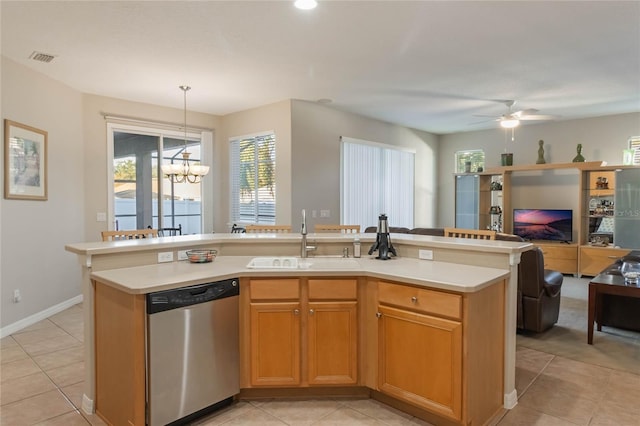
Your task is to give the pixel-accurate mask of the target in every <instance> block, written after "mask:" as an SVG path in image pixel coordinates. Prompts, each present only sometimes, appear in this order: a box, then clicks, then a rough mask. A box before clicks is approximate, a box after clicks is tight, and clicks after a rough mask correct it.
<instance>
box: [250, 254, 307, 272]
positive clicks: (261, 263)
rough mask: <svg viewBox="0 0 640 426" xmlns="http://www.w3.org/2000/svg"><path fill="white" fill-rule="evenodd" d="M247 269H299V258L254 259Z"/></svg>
mask: <svg viewBox="0 0 640 426" xmlns="http://www.w3.org/2000/svg"><path fill="white" fill-rule="evenodd" d="M247 268H252V269H298V258H297V257H293V256H290V257H282V256H281V257H254V258H253V259H251V261H250V262H249V264H248V265H247Z"/></svg>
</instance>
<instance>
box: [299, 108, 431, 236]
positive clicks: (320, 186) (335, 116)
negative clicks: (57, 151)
mask: <svg viewBox="0 0 640 426" xmlns="http://www.w3.org/2000/svg"><path fill="white" fill-rule="evenodd" d="M291 117H292V119H291V123H292V163H291V173H292V176H295V179H294V180H293V182H292V199H293V204H292V217H293V221H292V225H293V227H294V229H300V223H301V221H302V219H301V214H300V212H301V210H302V209H306V210H307V212H309V211H313V210H316V211H318V212H319V211H320V210H329V211H330V214H331V217H330V218H329V219H326V220H325V219H323V221H324V223H340V136H348V137H352V138H356V139H363V140H368V141H372V142H379V143H384V144H388V145H396V146H402V147H408V148H411V149H414V150H415V151H416V157H415V158H416V164H415V173H416V179H415V185H416V189H415V206H414V214H415V225H414V226H415V227H431V226H434V225H435V220H436V198H437V192H436V177H437V161H436V160H437V158H438V142H437V136H436V135H433V134H430V133H426V132H422V131H419V130H413V129H409V128H406V127H402V126H398V125H395V124H391V123H386V122H383V121H379V120H373V119H370V118H366V117H362V116H359V115H355V114H351V113H347V112H342V111H338V110H336V109H333V108H330V107H327V106H324V105H321V104H318V103H315V102H307V101H299V100H294V101H292V108H291ZM380 213H382V212H380ZM307 219H308V221H307V225H308V227H309V229H310V230H312V229H313V225H315V223H317V222H318V221H319V218H316V219H314V218H312V217H310V215H307ZM373 225H376V224H373ZM389 225H390V226H393V218H392V217H390V218H389Z"/></svg>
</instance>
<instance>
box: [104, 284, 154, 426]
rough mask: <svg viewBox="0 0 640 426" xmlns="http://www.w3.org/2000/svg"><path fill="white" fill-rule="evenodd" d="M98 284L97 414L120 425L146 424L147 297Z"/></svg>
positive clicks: (111, 422)
mask: <svg viewBox="0 0 640 426" xmlns="http://www.w3.org/2000/svg"><path fill="white" fill-rule="evenodd" d="M94 287H95V322H94V327H95V330H94V332H95V353H96V358H95V372H96V389H95V395H96V398H95V406H96V414H98V416H100V418H102V419H105V420H108V421H109V422H110V424H116V425H144V424H145V386H146V384H145V341H146V338H145V336H146V334H145V296H144V295H143V294H128V293H124V292H122V291H119V290H117V289H115V288H113V287H110V286H108V285H105V284H101V283H94Z"/></svg>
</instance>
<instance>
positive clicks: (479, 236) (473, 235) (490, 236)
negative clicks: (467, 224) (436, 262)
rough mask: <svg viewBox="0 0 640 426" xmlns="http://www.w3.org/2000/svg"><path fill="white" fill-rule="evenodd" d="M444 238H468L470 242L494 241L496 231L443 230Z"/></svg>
mask: <svg viewBox="0 0 640 426" xmlns="http://www.w3.org/2000/svg"><path fill="white" fill-rule="evenodd" d="M444 236H445V237H453V238H470V239H472V240H495V239H496V231H490V230H488V229H460V228H444Z"/></svg>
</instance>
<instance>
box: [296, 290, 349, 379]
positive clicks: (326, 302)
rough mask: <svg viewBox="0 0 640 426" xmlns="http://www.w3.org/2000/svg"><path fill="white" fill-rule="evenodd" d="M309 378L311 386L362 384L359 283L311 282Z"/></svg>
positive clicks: (308, 328)
mask: <svg viewBox="0 0 640 426" xmlns="http://www.w3.org/2000/svg"><path fill="white" fill-rule="evenodd" d="M308 289H309V291H308V299H309V308H308V310H307V311H308V321H307V369H308V371H307V378H308V381H309V384H310V385H352V384H356V383H357V382H358V301H357V298H358V291H357V280H355V279H309V280H308Z"/></svg>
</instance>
